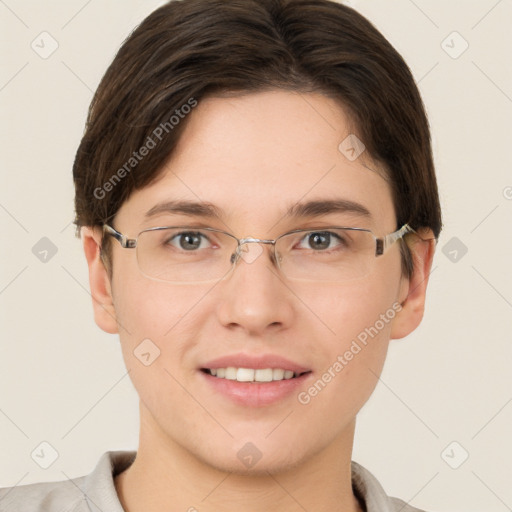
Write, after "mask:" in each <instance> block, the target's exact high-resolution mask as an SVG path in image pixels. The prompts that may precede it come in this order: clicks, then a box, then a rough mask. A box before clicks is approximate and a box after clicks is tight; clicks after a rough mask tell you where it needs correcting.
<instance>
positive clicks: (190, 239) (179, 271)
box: [103, 224, 416, 283]
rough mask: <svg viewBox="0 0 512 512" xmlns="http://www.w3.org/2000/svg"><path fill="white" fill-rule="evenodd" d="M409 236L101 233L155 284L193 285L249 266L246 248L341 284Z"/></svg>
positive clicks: (296, 274)
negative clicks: (130, 252) (132, 252)
mask: <svg viewBox="0 0 512 512" xmlns="http://www.w3.org/2000/svg"><path fill="white" fill-rule="evenodd" d="M411 232H414V233H416V232H415V231H414V229H412V228H411V227H410V226H409V225H408V224H404V225H403V226H402V227H401V228H400V229H398V230H397V231H394V232H393V233H390V234H388V235H386V236H384V237H381V238H378V237H376V236H375V235H374V234H373V233H372V232H371V231H370V230H368V229H363V228H355V227H327V228H319V229H307V230H306V229H296V230H293V231H289V232H288V233H285V234H283V235H281V236H279V237H277V238H276V239H275V240H262V239H259V238H251V237H249V238H237V237H236V236H234V235H232V234H230V233H227V232H225V231H221V230H219V229H215V228H210V227H200V228H195V227H190V226H166V227H155V228H149V229H145V230H144V231H141V232H140V233H139V234H138V235H137V238H128V237H127V236H126V235H123V234H122V233H120V232H119V231H117V230H116V229H114V228H113V227H112V226H110V225H108V224H104V225H103V233H104V234H106V235H109V236H113V237H114V238H115V239H116V240H117V241H118V242H119V243H120V244H121V247H123V248H125V249H136V256H137V263H138V266H139V269H140V271H141V272H142V274H143V275H145V276H146V277H148V278H150V279H154V280H157V281H165V282H171V283H196V282H208V281H215V280H219V279H222V278H223V277H224V276H225V275H227V274H228V273H229V272H230V271H231V270H233V268H234V267H235V266H236V263H237V262H238V261H239V260H240V259H243V260H244V261H245V262H246V263H252V262H253V261H254V260H255V259H256V258H257V257H259V255H260V254H261V253H262V252H263V248H262V247H261V246H258V247H255V246H253V250H252V251H250V250H249V246H248V245H247V244H250V243H258V244H271V246H272V248H273V251H272V254H271V258H272V261H273V262H274V263H275V264H276V266H277V267H278V268H279V270H280V271H281V272H282V273H283V275H284V276H286V277H287V278H289V279H293V280H304V281H331V282H343V281H350V280H352V279H357V278H360V277H364V276H366V275H368V273H370V272H371V270H372V268H373V265H374V263H375V261H376V256H381V255H382V254H384V252H385V251H386V250H387V249H388V248H389V247H390V246H391V245H392V244H393V243H395V242H396V241H397V240H400V239H401V238H403V237H404V236H405V235H406V234H408V233H411Z"/></svg>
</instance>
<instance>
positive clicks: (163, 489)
mask: <svg viewBox="0 0 512 512" xmlns="http://www.w3.org/2000/svg"><path fill="white" fill-rule="evenodd" d="M191 116H192V117H191V119H190V120H189V121H190V122H189V124H188V125H187V127H186V130H185V132H184V134H183V137H182V139H181V140H180V143H179V145H178V147H177V150H176V152H175V153H174V154H173V156H172V158H171V159H170V161H169V162H168V163H167V165H166V166H165V168H164V169H163V173H162V176H161V178H160V179H159V180H158V181H156V182H155V183H153V184H152V185H151V186H149V187H146V188H144V189H142V190H140V191H137V192H135V193H134V194H133V195H132V196H131V197H130V198H129V199H128V200H127V201H126V202H125V203H124V204H123V205H122V207H121V209H120V210H119V212H118V214H117V215H116V218H115V220H114V221H113V225H114V226H115V227H116V229H118V230H119V231H121V232H122V233H124V234H126V235H128V236H129V237H132V238H135V237H136V236H137V234H138V233H139V232H140V231H141V230H142V229H145V228H148V227H153V226H162V225H169V224H170V223H171V222H173V221H176V220H177V219H179V220H180V221H184V222H185V221H187V220H188V219H187V218H186V217H185V216H179V217H170V216H169V215H168V214H163V215H161V216H159V217H156V218H153V219H151V220H150V221H149V222H148V221H146V222H144V219H143V216H144V213H145V212H146V211H148V210H149V209H150V208H151V207H152V206H154V205H155V204H156V203H157V202H159V201H161V200H164V199H171V198H174V199H190V200H201V201H208V202H211V203H213V204H215V205H216V206H217V207H219V208H222V209H223V211H224V217H223V218H222V220H221V219H211V220H208V221H206V222H207V224H208V225H210V226H211V227H216V228H219V229H224V230H226V231H230V232H232V233H233V234H235V235H236V236H238V237H239V238H240V237H244V236H253V237H259V238H264V239H268V238H276V237H277V236H278V235H280V234H282V233H285V232H287V231H289V230H292V229H297V228H302V227H303V228H308V227H311V226H313V225H315V226H316V225H324V226H326V225H334V224H337V221H336V219H337V218H339V215H338V214H334V215H328V216H323V217H318V218H315V219H301V220H295V221H293V222H292V221H288V220H286V221H285V220H283V218H282V217H283V212H284V211H285V209H286V208H287V207H288V206H290V205H292V204H294V203H296V202H297V201H299V200H310V199H322V198H323V199H333V198H340V197H343V198H346V199H351V200H353V201H357V202H359V203H361V204H363V205H364V206H366V207H367V208H368V209H369V210H370V212H371V214H372V219H371V220H368V219H365V218H362V217H361V218H359V217H351V218H352V219H353V220H354V219H355V220H357V221H358V223H359V227H365V228H370V229H372V231H373V232H374V233H375V234H376V235H379V236H382V235H385V234H387V233H390V232H392V231H394V230H395V229H396V219H395V212H394V207H393V202H392V198H391V191H390V188H389V185H388V183H387V182H386V180H384V179H383V178H382V176H381V175H380V174H379V173H378V172H373V171H371V170H369V169H368V168H367V167H365V166H363V163H365V164H366V165H368V167H371V168H373V169H378V165H377V164H376V163H375V162H372V161H371V159H370V158H369V156H368V155H367V154H365V153H363V155H361V156H360V157H359V158H358V159H357V160H355V161H354V162H351V161H349V160H348V159H347V158H346V157H345V155H343V154H342V153H341V152H340V151H339V150H338V146H339V144H340V142H341V141H342V140H344V139H345V137H346V136H347V135H348V134H349V133H354V132H353V131H352V130H351V125H350V122H349V119H348V118H347V117H346V115H345V114H344V111H343V109H342V108H341V106H339V104H338V103H336V102H335V101H334V100H331V99H329V98H326V97H325V96H322V95H319V94H296V93H291V92H286V91H267V92H264V93H257V94H254V93H253V94H249V95H245V96H241V97H237V98H209V99H206V100H203V101H202V102H200V104H199V105H198V107H197V108H196V109H195V110H194V111H193V114H191ZM234 191H236V193H234ZM337 215H338V217H337ZM344 218H345V219H346V218H347V217H344ZM196 220H197V219H196ZM199 221H201V219H199ZM421 234H422V236H423V238H428V237H431V238H432V237H433V234H432V232H431V231H430V230H424V231H423V232H422V233H421ZM413 236H414V235H413ZM82 238H83V246H84V251H85V255H86V258H87V263H88V266H89V278H90V287H91V292H92V296H93V306H94V315H95V321H96V323H97V324H98V326H99V327H100V328H101V329H103V330H104V331H106V332H108V333H112V334H114V333H119V337H120V341H121V346H122V352H123V357H124V361H125V364H126V367H127V368H128V369H129V370H130V377H131V379H132V382H133V384H134V386H135V389H136V390H137V392H138V394H139V397H140V439H139V449H138V453H137V457H136V459H135V462H134V463H133V464H132V466H130V467H129V468H128V469H127V470H125V471H124V472H123V473H121V474H120V475H118V476H117V477H116V478H115V485H116V490H117V492H118V495H119V497H120V500H121V503H122V505H123V507H124V508H125V510H127V511H128V512H135V511H138V510H144V511H146V512H153V511H154V512H156V511H161V510H167V511H186V510H194V508H192V507H195V509H197V510H200V511H201V512H207V511H218V510H223V511H226V512H229V511H232V510H233V511H234V510H237V511H238V510H244V511H254V512H256V511H261V510H265V511H269V512H273V511H280V512H283V511H285V512H286V511H298V510H301V511H302V510H304V509H306V510H315V511H318V512H322V511H334V510H340V511H342V510H343V511H345V512H348V511H350V512H355V511H361V510H362V508H361V506H360V504H359V502H358V500H357V499H356V497H355V496H354V494H353V491H352V487H351V478H350V461H351V454H352V445H353V439H354V428H355V422H356V415H357V412H358V411H359V410H360V408H361V407H362V406H363V405H364V403H365V402H366V401H367V400H368V398H369V397H370V395H371V393H372V392H373V390H374V388H375V386H376V383H377V381H378V376H379V375H380V373H381V370H382V367H383V364H384V361H385V358H386V353H387V349H388V344H389V340H390V339H396V338H402V337H404V336H407V335H408V334H409V333H410V332H412V331H413V330H414V329H415V328H416V327H417V326H418V325H419V323H420V321H421V319H422V316H423V311H424V303H425V292H426V287H427V283H428V276H429V271H430V267H431V264H432V258H433V254H434V244H432V243H423V242H419V243H411V248H412V250H413V253H414V257H415V270H414V274H413V276H412V278H411V279H410V280H408V279H406V278H404V277H403V276H402V275H401V266H400V253H399V243H395V244H393V245H392V246H391V247H390V249H388V251H387V252H386V253H385V254H384V255H383V256H380V257H379V258H376V261H375V262H374V263H375V265H374V267H373V271H372V272H371V273H370V274H369V275H367V276H365V277H364V278H360V279H358V280H354V281H350V282H346V283H331V282H328V283H304V282H299V281H292V280H286V278H284V277H282V276H281V275H279V273H278V272H277V270H276V268H275V266H273V263H272V261H271V259H270V251H269V246H263V247H264V250H263V252H262V254H261V255H260V256H259V257H258V258H257V259H256V260H255V261H253V262H252V263H251V264H247V263H245V262H243V261H241V262H239V264H238V265H237V267H236V269H235V271H234V272H233V273H232V274H230V275H229V277H228V278H226V279H224V280H222V281H219V282H218V283H210V284H187V285H180V284H169V283H162V282H158V281H153V280H150V279H148V278H146V277H145V276H143V275H142V274H141V273H140V271H139V270H138V267H137V262H136V256H135V251H134V250H129V249H123V248H121V246H120V245H119V244H118V243H117V242H115V241H114V248H113V269H114V272H113V277H112V282H110V281H109V279H108V276H107V272H106V270H105V267H104V265H103V263H102V261H101V260H100V258H99V247H98V243H99V240H100V236H99V231H98V230H93V229H91V228H89V227H85V228H83V229H82ZM408 243H410V242H408ZM394 303H402V304H403V305H402V309H401V311H400V312H399V313H397V314H396V316H395V317H394V319H393V320H392V321H390V322H389V323H388V324H386V325H385V327H384V329H382V330H381V331H380V332H379V334H378V335H377V336H375V337H374V338H373V339H371V340H370V341H369V343H368V344H367V346H366V347H364V349H363V350H361V351H360V352H359V353H358V354H357V355H356V356H355V357H354V358H353V359H352V361H350V362H349V364H347V366H346V367H345V368H344V369H343V370H342V371H341V372H340V373H338V374H337V375H336V377H335V378H333V379H332V380H331V382H330V383H329V384H328V385H327V386H325V388H324V389H323V390H322V391H321V392H320V393H318V395H317V396H315V397H314V398H312V399H311V401H310V402H309V403H308V404H306V405H304V404H301V403H299V401H298V400H297V394H296V393H292V395H291V396H289V397H288V398H286V399H285V400H282V401H280V402H278V403H276V404H273V405H270V406H267V407H260V408H249V407H243V406H240V405H235V404H234V403H232V402H230V401H229V400H228V399H227V398H226V397H224V396H221V395H219V394H216V393H214V392H213V391H212V389H210V387H209V386H208V385H207V384H205V383H204V379H202V378H200V377H201V375H199V374H198V368H199V367H200V366H201V363H204V362H206V361H208V360H210V359H213V358H215V357H219V356H222V355H225V354H233V353H236V352H247V353H250V354H261V353H277V354H279V355H282V356H284V357H287V358H289V359H292V360H293V361H295V362H297V363H300V364H302V365H304V366H306V367H308V368H310V369H311V370H312V374H311V375H310V378H308V381H307V382H306V383H305V384H304V386H303V389H305V390H307V388H308V387H309V386H311V385H312V383H313V382H314V381H316V380H317V379H318V378H319V377H320V376H321V375H322V374H323V373H324V372H325V371H327V369H328V368H329V367H331V366H332V364H333V362H334V361H336V358H337V356H338V355H340V354H343V353H344V352H345V351H346V350H348V348H349V347H350V345H351V342H352V340H354V339H355V338H356V337H357V335H358V334H359V333H360V332H361V331H364V329H365V328H366V327H369V326H372V325H374V324H375V322H376V320H377V319H378V318H379V315H380V314H382V313H385V312H386V311H388V310H389V309H390V308H391V307H392V305H393V304H394ZM145 338H149V339H151V340H152V341H153V342H154V343H155V344H156V345H157V346H158V347H159V349H160V351H161V354H160V357H158V358H157V359H156V360H155V361H154V362H153V363H152V364H151V365H150V366H144V365H143V364H141V362H140V361H139V360H138V359H137V358H136V357H135V356H134V355H133V351H134V349H135V348H136V347H137V345H138V344H139V343H140V342H141V341H142V340H143V339H145ZM247 442H251V443H253V444H254V445H255V446H256V447H257V448H258V450H259V451H260V452H261V453H262V457H261V459H260V460H259V461H258V462H257V463H256V464H255V465H254V466H253V467H252V468H246V467H245V466H244V465H243V464H242V463H241V462H240V460H239V458H238V457H237V452H238V451H239V450H240V448H242V447H243V446H244V445H245V444H246V443H247Z"/></svg>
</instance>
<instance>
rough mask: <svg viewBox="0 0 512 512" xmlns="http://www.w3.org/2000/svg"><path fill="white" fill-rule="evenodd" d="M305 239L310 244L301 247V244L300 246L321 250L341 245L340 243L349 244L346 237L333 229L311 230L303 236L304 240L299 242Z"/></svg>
mask: <svg viewBox="0 0 512 512" xmlns="http://www.w3.org/2000/svg"><path fill="white" fill-rule="evenodd" d="M304 241H305V242H306V243H307V244H308V246H307V247H303V246H302V247H301V246H300V245H299V248H301V249H314V250H318V251H320V252H322V251H325V250H327V249H333V248H335V247H339V246H340V245H343V246H345V245H347V241H346V240H345V239H344V238H342V237H341V236H339V235H338V234H336V233H334V232H332V231H310V232H309V233H307V234H306V235H305V236H304V237H303V238H302V241H301V242H299V244H301V243H302V242H304Z"/></svg>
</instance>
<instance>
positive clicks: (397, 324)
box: [390, 229, 436, 339]
mask: <svg viewBox="0 0 512 512" xmlns="http://www.w3.org/2000/svg"><path fill="white" fill-rule="evenodd" d="M419 234H420V236H421V238H419V237H417V236H413V237H411V242H410V243H408V246H409V249H410V250H411V254H412V258H413V262H414V270H413V273H412V275H411V278H410V279H406V278H405V277H404V278H402V283H401V287H400V294H399V302H400V303H401V307H402V309H401V310H400V312H399V313H398V314H397V315H396V317H395V319H394V321H393V326H392V329H391V336H390V337H391V339H399V338H404V337H405V336H407V335H408V334H410V333H411V332H412V331H414V329H416V328H417V327H418V325H419V324H420V323H421V320H422V318H423V312H424V310H425V297H426V292H427V284H428V280H429V277H430V269H431V267H432V261H433V258H434V252H435V247H436V242H435V238H434V234H433V233H432V231H431V230H430V229H425V230H421V231H419Z"/></svg>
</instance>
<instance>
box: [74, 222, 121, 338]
mask: <svg viewBox="0 0 512 512" xmlns="http://www.w3.org/2000/svg"><path fill="white" fill-rule="evenodd" d="M81 238H82V244H83V249H84V253H85V258H86V260H87V265H88V267H89V286H90V289H91V296H92V307H93V311H94V320H95V322H96V324H97V325H98V327H99V328H100V329H102V330H104V331H105V332H107V333H109V334H116V333H118V332H119V331H118V327H117V319H116V311H115V308H114V302H113V298H112V287H111V283H110V279H109V277H108V273H107V269H106V268H105V265H104V263H103V261H102V259H101V257H100V246H101V232H100V231H99V230H98V229H97V228H96V229H93V228H91V227H88V226H83V227H82V229H81Z"/></svg>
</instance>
